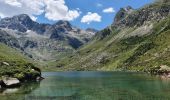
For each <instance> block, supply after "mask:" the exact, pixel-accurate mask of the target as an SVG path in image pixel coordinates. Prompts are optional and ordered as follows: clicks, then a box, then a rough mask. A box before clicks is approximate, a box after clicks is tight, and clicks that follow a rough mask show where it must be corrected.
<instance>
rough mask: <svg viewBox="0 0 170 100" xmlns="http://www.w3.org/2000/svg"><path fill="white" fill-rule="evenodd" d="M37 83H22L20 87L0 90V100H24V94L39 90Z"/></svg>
mask: <svg viewBox="0 0 170 100" xmlns="http://www.w3.org/2000/svg"><path fill="white" fill-rule="evenodd" d="M39 86H40V83H39V82H27V83H23V84H22V85H21V87H18V88H9V89H4V90H1V93H0V100H24V99H25V95H26V94H30V93H31V92H32V91H34V90H35V89H36V88H39Z"/></svg>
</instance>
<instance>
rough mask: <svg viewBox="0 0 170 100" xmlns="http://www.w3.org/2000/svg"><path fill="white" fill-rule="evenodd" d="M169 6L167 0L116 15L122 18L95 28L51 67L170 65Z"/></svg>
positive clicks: (134, 68)
mask: <svg viewBox="0 0 170 100" xmlns="http://www.w3.org/2000/svg"><path fill="white" fill-rule="evenodd" d="M169 10H170V3H169V1H166V3H164V2H163V3H153V4H150V5H147V6H145V7H143V8H140V9H138V10H135V11H133V12H132V13H130V14H127V15H126V16H125V17H124V18H117V19H121V20H120V21H119V20H118V21H117V22H114V23H113V25H111V26H109V27H107V28H106V29H104V30H102V31H101V32H98V33H97V35H96V36H95V37H94V38H93V39H92V41H90V42H89V43H88V44H87V45H85V46H83V47H82V48H80V49H79V50H78V51H77V52H76V53H75V54H73V55H70V56H67V57H65V58H64V59H62V60H60V61H55V62H51V63H50V64H51V66H53V68H52V69H55V70H109V71H110V70H131V71H148V70H150V69H152V68H157V67H159V66H161V65H166V66H170V17H169V15H168V14H169ZM153 13H154V14H153ZM119 14H120V13H119Z"/></svg>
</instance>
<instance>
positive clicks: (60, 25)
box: [0, 14, 95, 60]
mask: <svg viewBox="0 0 170 100" xmlns="http://www.w3.org/2000/svg"><path fill="white" fill-rule="evenodd" d="M0 33H1V34H0V35H1V36H0V42H2V43H5V44H7V45H9V46H11V47H15V48H18V49H20V50H22V51H23V52H25V54H27V55H29V57H31V58H33V59H35V60H52V59H57V58H58V57H59V58H60V57H61V56H62V55H65V54H67V53H72V52H74V51H75V49H77V48H79V47H80V46H82V45H83V44H84V43H86V42H88V41H89V40H90V39H91V37H92V36H93V35H94V34H95V33H93V32H88V31H86V30H82V29H79V28H77V27H74V26H72V25H71V24H70V23H69V22H68V21H62V20H60V21H58V22H56V23H55V24H52V25H51V24H41V23H38V22H35V21H33V20H31V18H30V17H29V16H28V15H26V14H21V15H17V16H13V17H8V18H4V19H1V20H0Z"/></svg>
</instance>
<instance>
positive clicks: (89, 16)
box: [81, 12, 102, 24]
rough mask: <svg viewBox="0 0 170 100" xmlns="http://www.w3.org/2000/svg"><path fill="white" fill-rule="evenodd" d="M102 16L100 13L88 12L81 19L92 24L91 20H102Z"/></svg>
mask: <svg viewBox="0 0 170 100" xmlns="http://www.w3.org/2000/svg"><path fill="white" fill-rule="evenodd" d="M101 18H102V17H101V16H100V15H99V14H98V13H92V12H88V13H87V15H85V16H83V18H82V19H81V22H82V23H87V24H90V23H91V22H101Z"/></svg>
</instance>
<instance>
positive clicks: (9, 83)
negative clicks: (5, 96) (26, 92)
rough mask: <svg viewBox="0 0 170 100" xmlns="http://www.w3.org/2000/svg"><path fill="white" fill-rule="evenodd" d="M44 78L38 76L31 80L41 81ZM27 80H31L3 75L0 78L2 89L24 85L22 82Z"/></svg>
mask: <svg viewBox="0 0 170 100" xmlns="http://www.w3.org/2000/svg"><path fill="white" fill-rule="evenodd" d="M43 79H44V78H43V77H41V76H38V77H37V78H36V80H31V81H37V82H40V81H41V80H43ZM26 81H30V80H24V81H21V80H19V79H17V78H12V77H3V78H2V79H0V89H8V88H16V87H20V86H21V85H22V83H24V82H26Z"/></svg>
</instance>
